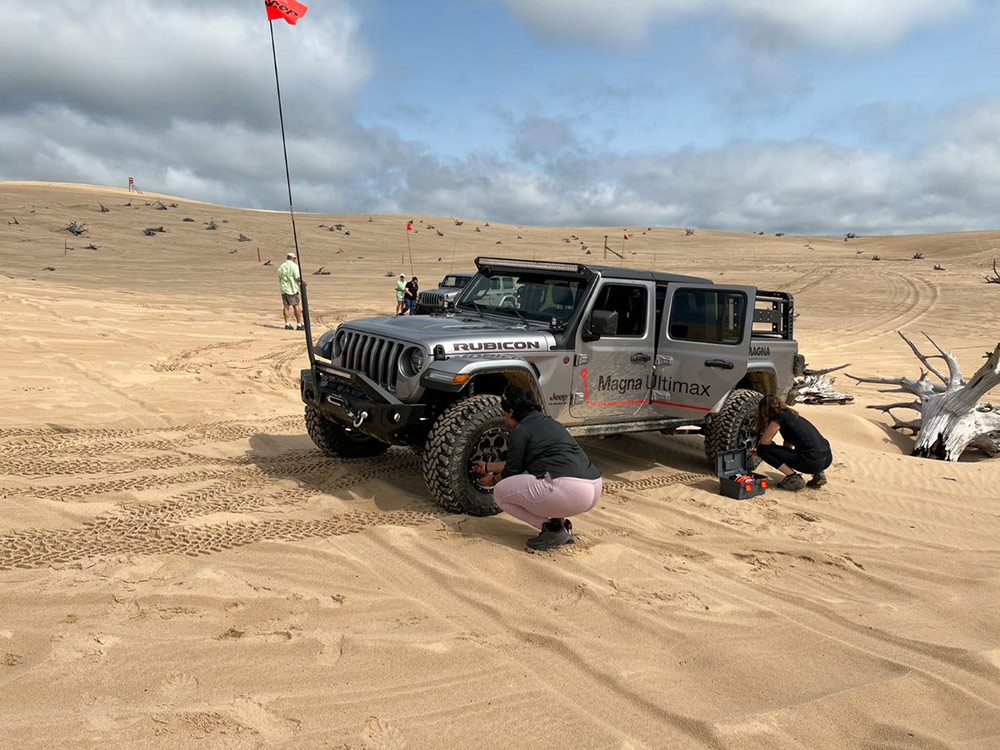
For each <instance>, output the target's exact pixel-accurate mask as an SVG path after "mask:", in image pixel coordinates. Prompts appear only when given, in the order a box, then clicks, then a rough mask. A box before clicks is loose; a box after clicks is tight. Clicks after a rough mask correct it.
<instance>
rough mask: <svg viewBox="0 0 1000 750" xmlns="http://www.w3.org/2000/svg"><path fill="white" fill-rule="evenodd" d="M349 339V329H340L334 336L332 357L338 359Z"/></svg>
mask: <svg viewBox="0 0 1000 750" xmlns="http://www.w3.org/2000/svg"><path fill="white" fill-rule="evenodd" d="M345 341H347V331H344V330H342V329H338V330H337V332H336V333H335V334H334V336H333V346H332V347H331V351H330V355H331V356H330V359H336V358H337V357H339V356H340V355H341V354H343V353H344V342H345Z"/></svg>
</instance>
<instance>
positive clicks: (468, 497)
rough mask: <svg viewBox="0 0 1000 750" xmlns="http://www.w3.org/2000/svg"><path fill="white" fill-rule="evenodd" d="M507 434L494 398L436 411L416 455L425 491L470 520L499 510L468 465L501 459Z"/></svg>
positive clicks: (489, 489)
mask: <svg viewBox="0 0 1000 750" xmlns="http://www.w3.org/2000/svg"><path fill="white" fill-rule="evenodd" d="M507 433H508V427H507V423H506V422H505V421H504V415H503V411H502V410H501V409H500V397H499V396H490V395H481V396H470V397H469V398H465V399H462V400H461V401H458V402H456V403H454V404H452V405H451V406H449V407H448V408H447V409H445V410H444V412H442V413H441V416H439V417H438V418H437V420H436V421H435V422H434V426H433V427H431V431H430V433H429V434H428V435H427V443H426V444H425V446H424V452H423V455H422V457H421V459H422V465H423V470H424V480H425V481H426V482H427V488H428V489H429V490H430V491H431V495H433V496H434V499H435V500H436V501H437V503H438V504H439V505H440V506H441V507H443V508H445V509H446V510H449V511H451V512H452V513H468V514H469V515H470V516H492V515H494V514H496V513H499V512H500V509H499V508H498V507H497V506H496V503H494V502H493V488H492V487H486V486H484V485H482V484H480V483H479V481H478V478H477V477H476V475H475V474H473V472H472V464H473V462H475V461H486V462H496V461H506V460H507Z"/></svg>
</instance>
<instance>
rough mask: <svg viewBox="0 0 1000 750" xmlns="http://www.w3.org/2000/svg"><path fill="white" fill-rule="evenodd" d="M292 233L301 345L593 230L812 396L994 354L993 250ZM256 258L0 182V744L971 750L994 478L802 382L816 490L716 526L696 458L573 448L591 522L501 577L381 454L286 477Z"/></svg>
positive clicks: (400, 228) (493, 534)
mask: <svg viewBox="0 0 1000 750" xmlns="http://www.w3.org/2000/svg"><path fill="white" fill-rule="evenodd" d="M158 202H162V204H163V205H164V206H165V209H160V208H158V207H157V203H158ZM101 204H103V205H104V206H105V208H106V209H107V211H104V212H102V211H101V210H100V205H101ZM129 204H130V205H129ZM407 219H413V220H414V228H415V230H416V231H415V232H413V233H411V234H410V235H409V236H408V235H407V232H406V231H405V222H406V220H407ZM74 221H76V222H79V223H82V224H84V225H85V230H86V231H85V233H84V234H83V235H81V236H73V235H72V234H70V233H69V232H67V231H66V227H67V226H68V225H69V224H70V223H71V222H74ZM213 221H214V222H215V226H216V228H215V229H209V228H208V227H209V226H210V224H209V223H210V222H213ZM459 222H461V223H460V224H459ZM337 224H342V227H341V228H340V229H337V228H333V229H331V227H335V225H337ZM296 225H297V229H298V237H299V245H300V251H301V257H302V262H303V269H304V271H305V273H306V279H307V281H308V283H309V287H308V289H309V300H310V308H311V313H312V321H313V328H314V333H315V334H316V335H318V333H319V332H321V331H323V330H326V329H327V328H331V327H334V326H336V325H337V324H338V323H339V322H341V321H343V320H346V319H350V318H354V317H357V316H361V315H369V314H383V313H388V312H389V311H391V310H392V308H393V298H392V290H391V287H392V281H393V279H392V278H387V277H386V273H387V272H389V271H393V272H395V273H398V272H399V271H400V270H403V271H405V272H406V273H408V274H409V273H411V271H412V272H415V273H417V275H419V276H420V277H421V280H422V282H423V286H425V287H427V286H429V285H431V284H433V282H435V281H436V280H437V279H438V278H440V277H441V276H442V275H444V274H445V273H446V272H448V271H451V270H463V269H466V268H468V267H470V265H471V260H472V259H473V258H474V257H475V256H477V255H497V256H502V257H529V258H530V257H538V258H543V257H544V258H559V259H575V260H581V261H582V260H595V261H599V260H600V259H601V257H602V250H601V248H602V247H603V244H604V235H606V234H607V235H609V242H610V244H611V246H612V247H613V248H614V249H616V250H617V249H622V248H624V250H625V252H626V253H627V254H626V262H627V264H628V265H633V266H636V267H649V266H653V265H655V267H657V268H660V269H665V270H667V269H669V270H674V271H677V272H680V273H692V274H698V275H703V276H709V277H711V278H717V279H720V280H724V281H737V280H738V281H740V282H742V283H748V284H756V285H758V286H760V287H763V288H767V289H780V290H787V291H790V292H793V293H794V294H795V298H796V309H797V310H798V312H799V313H800V316H799V318H798V320H797V321H796V332H797V338H798V339H799V342H800V347H801V351H802V352H803V353H804V354H805V355H806V358H807V360H808V362H809V364H810V365H812V366H814V367H832V366H836V365H839V364H844V363H850V364H851V366H850V367H849V368H847V371H848V372H850V373H852V374H857V375H873V376H874V375H878V376H885V377H897V376H900V375H908V376H911V377H916V376H917V375H918V374H919V363H918V362H917V360H916V359H915V358H914V357H913V355H912V353H911V352H910V351H909V349H908V348H907V347H906V346H905V344H904V343H903V342H902V341H901V339H900V338H899V337H898V335H897V333H896V331H903V332H905V333H907V334H908V335H912V336H914V337H918V338H919V336H920V333H921V332H927V333H929V334H930V335H932V336H934V337H935V339H936V340H938V341H939V342H940V343H941V344H942V345H944V346H945V347H947V348H948V349H950V350H951V351H953V352H954V353H955V354H956V355H957V356H958V358H959V359H960V361H961V362H962V366H963V368H964V370H965V373H966V375H970V374H971V373H972V372H974V371H975V369H976V368H977V367H979V365H980V363H981V357H982V355H983V353H984V352H985V351H986V350H987V349H992V348H993V347H994V346H996V344H997V341H998V331H997V325H996V323H997V315H996V311H997V309H1000V285H990V284H986V283H985V282H984V278H983V277H984V276H985V275H986V274H988V273H989V272H990V270H991V267H992V261H993V259H994V258H1000V249H998V248H1000V231H997V232H978V233H961V234H951V235H937V236H911V237H858V238H855V239H851V240H849V241H847V242H845V241H844V239H843V238H842V237H794V236H781V237H778V236H774V235H773V234H764V235H759V234H755V233H752V232H747V233H730V232H713V231H708V230H702V229H698V230H696V232H695V233H694V234H693V235H688V236H686V235H685V232H684V230H683V229H679V228H664V227H639V228H636V227H631V228H629V231H630V233H631V238H630V239H629V240H628V241H627V243H624V242H623V241H622V240H621V235H622V228H621V227H608V228H583V227H568V228H538V227H527V226H510V225H504V224H498V223H496V222H492V221H488V217H479V218H474V217H437V216H435V217H424V216H389V215H374V216H370V217H369V216H343V215H322V216H320V215H311V214H300V215H298V216H297V217H296ZM161 226H162V227H163V230H164V231H163V232H157V233H154V235H153V236H147V235H145V234H144V232H143V230H144V229H146V228H151V227H156V228H158V227H161ZM429 227H431V228H429ZM759 229H761V230H767V228H766V227H761V228H759ZM241 234H242V235H243V236H244V237H245V238H247V239H246V240H245V241H240V239H239V236H240V235H241ZM574 238H575V239H574ZM88 245H92V246H95V247H96V248H97V249H88V247H87V246H88ZM291 245H292V233H291V225H290V222H289V219H288V215H287V214H282V213H273V212H254V211H245V210H239V209H233V208H226V207H220V206H213V205H209V204H204V203H197V202H194V201H189V200H185V199H183V198H180V197H171V196H156V195H150V194H145V195H141V196H139V195H135V194H131V195H130V194H129V193H127V192H126V191H123V190H116V189H112V188H105V187H93V186H77V185H58V184H48V183H0V261H2V264H3V272H2V274H0V309H2V318H0V326H2V329H3V343H4V345H3V348H2V351H0V374H2V377H3V381H4V389H3V392H4V393H5V396H4V398H3V408H2V409H0V478H2V487H3V489H2V490H0V592H2V593H0V716H3V717H4V718H3V722H2V727H3V728H2V730H0V748H8V747H9V748H43V747H44V748H53V747H75V748H80V747H94V748H97V747H102V748H103V747H129V748H132V747H142V748H144V750H153V749H155V748H171V749H176V748H196V747H198V748H203V747H212V748H265V747H266V748H365V749H369V748H438V747H455V748H474V747H475V748H480V747H490V748H492V747H495V748H551V747H573V748H630V749H631V748H667V747H675V748H700V747H705V748H727V749H729V748H731V749H733V750H736V749H739V750H745V749H748V748H751V749H752V748H760V749H761V750H764V749H765V748H766V749H768V750H773V749H774V748H789V749H791V748H918V747H919V748H932V747H933V748H942V747H947V748H963V749H970V750H971V749H972V748H976V749H980V748H981V749H983V750H985V749H986V748H996V747H998V746H1000V646H998V644H1000V625H998V623H1000V573H998V571H1000V460H989V459H986V458H985V457H981V456H978V455H976V454H974V453H970V454H967V455H966V456H965V457H964V458H963V460H962V461H960V462H957V463H947V464H946V463H941V462H936V461H929V460H926V459H918V458H913V457H910V456H909V455H908V453H909V446H910V444H911V442H912V441H911V440H910V439H909V438H908V437H905V436H900V435H897V434H895V433H894V432H893V431H892V430H891V429H889V427H888V424H889V422H888V419H887V418H886V417H885V416H884V415H883V414H881V413H880V412H877V411H874V410H871V409H866V408H865V407H866V406H870V405H873V404H880V403H886V402H887V400H894V399H895V397H894V396H887V395H886V394H883V393H879V392H878V390H877V389H876V388H875V387H874V386H871V385H858V384H855V383H853V382H852V381H850V380H848V379H847V378H845V377H843V376H842V373H837V374H835V377H837V387H838V388H839V389H841V390H844V391H846V392H849V393H851V394H852V395H854V396H855V402H854V403H853V404H850V405H843V406H835V405H828V406H803V407H802V411H803V412H804V413H805V414H806V415H807V416H808V417H809V418H810V419H811V420H813V421H814V422H815V423H816V424H817V425H818V426H819V427H820V428H821V430H822V431H823V432H824V433H825V434H827V436H828V437H830V439H831V442H832V443H833V446H834V451H835V456H836V460H835V464H834V466H833V467H832V468H831V470H830V472H829V474H830V479H831V481H830V484H829V485H828V486H827V487H825V488H823V489H822V490H820V491H803V492H800V493H795V494H788V493H781V492H780V491H777V490H774V491H769V492H768V493H767V494H766V495H764V496H763V497H760V498H755V499H753V500H750V501H746V502H737V501H733V500H730V499H727V498H725V497H723V496H721V495H720V494H718V482H717V480H715V479H714V478H713V476H712V475H711V473H710V472H708V471H706V467H705V465H704V463H703V458H702V447H701V442H700V440H699V439H698V438H694V437H664V436H661V435H655V434H651V435H638V436H627V437H618V438H611V439H607V440H597V439H588V440H584V441H583V444H584V447H585V448H586V449H587V451H588V452H589V453H590V454H591V456H592V457H593V459H594V460H595V462H596V463H597V464H598V465H599V466H600V468H601V469H602V471H603V473H604V476H605V480H606V493H605V498H604V500H603V502H602V504H601V506H600V507H599V508H598V509H596V510H595V511H593V512H591V513H589V514H587V515H586V516H583V517H581V518H580V519H579V522H578V524H577V528H578V530H579V543H578V544H576V545H574V546H573V547H571V548H563V549H560V550H558V551H555V552H552V553H544V554H538V555H531V554H526V553H525V551H524V540H525V538H526V536H527V534H528V531H529V530H528V529H527V528H526V527H524V526H523V525H522V524H520V523H518V522H516V521H515V520H513V519H511V518H509V517H505V516H497V517H493V518H468V517H465V516H457V515H450V514H447V513H445V512H443V511H442V510H441V509H440V508H438V507H437V506H435V505H434V504H433V503H432V501H431V500H430V499H429V497H428V494H427V492H426V490H425V488H424V486H423V481H422V479H421V476H420V471H419V466H418V459H417V457H416V455H415V454H414V453H413V452H412V451H410V450H407V449H401V448H400V449H396V448H394V449H392V450H390V451H389V452H388V453H386V454H385V455H383V456H381V457H378V458H375V459H366V460H355V461H345V460H335V459H331V458H327V457H325V456H323V455H322V454H321V453H320V452H319V451H317V450H316V449H315V448H314V446H313V445H312V443H311V441H310V440H309V438H308V437H307V436H306V434H305V429H304V425H303V421H302V408H301V404H300V401H299V396H298V390H297V378H298V371H299V369H300V368H301V367H303V366H304V363H306V361H307V357H306V351H305V344H304V340H303V338H302V335H301V333H299V334H296V333H294V332H287V331H284V330H283V329H282V326H281V316H280V298H279V297H278V289H277V282H276V276H275V268H274V266H276V265H277V263H279V262H280V261H281V259H282V258H283V256H284V254H285V252H287V251H288V249H290V248H291ZM584 245H586V247H587V249H589V250H590V251H591V255H589V256H587V255H585V252H586V251H585V250H583V249H582V248H583V246H584ZM258 251H259V253H260V261H258ZM917 253H922V254H923V258H915V257H914V256H915V255H916V254H917ZM873 256H878V257H879V258H880V260H878V261H875V260H872V258H873ZM411 258H412V266H411ZM439 258H440V259H441V260H438V259H439ZM267 260H272V261H273V264H272V265H271V266H266V265H264V262H265V261H267ZM608 262H609V263H617V259H612V260H611V261H608ZM935 265H941V266H943V267H944V270H939V271H935V270H934V266H935ZM321 266H322V267H325V268H326V269H327V270H330V271H331V274H330V275H328V276H326V275H322V276H312V275H311V273H312V271H314V270H316V269H318V268H320V267H321ZM46 269H52V270H46ZM997 398H998V399H1000V396H997Z"/></svg>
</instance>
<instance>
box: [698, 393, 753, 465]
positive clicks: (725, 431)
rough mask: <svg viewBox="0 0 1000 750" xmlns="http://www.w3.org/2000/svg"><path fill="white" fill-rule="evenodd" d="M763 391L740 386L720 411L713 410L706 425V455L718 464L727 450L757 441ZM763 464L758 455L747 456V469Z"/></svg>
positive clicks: (746, 447) (744, 447)
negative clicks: (758, 412)
mask: <svg viewBox="0 0 1000 750" xmlns="http://www.w3.org/2000/svg"><path fill="white" fill-rule="evenodd" d="M762 398H763V395H762V394H760V393H758V392H757V391H751V390H748V389H746V388H739V389H737V390H735V391H733V392H732V393H730V394H729V398H727V399H726V403H725V404H723V406H722V410H721V411H720V412H719V413H718V414H712V415H711V416H710V417H709V419H708V423H707V424H706V425H705V458H706V459H707V460H708V463H709V464H711V465H712V467H713V468H714V467H716V466H717V462H718V460H719V454H720V453H722V452H724V451H736V450H743V449H746V450H749V449H750V448H753V447H754V446H756V445H757V438H758V434H757V407H758V406H759V405H760V400H761V399H762ZM758 464H760V459H759V458H757V456H749V455H748V456H747V469H755V468H756V467H757V465H758Z"/></svg>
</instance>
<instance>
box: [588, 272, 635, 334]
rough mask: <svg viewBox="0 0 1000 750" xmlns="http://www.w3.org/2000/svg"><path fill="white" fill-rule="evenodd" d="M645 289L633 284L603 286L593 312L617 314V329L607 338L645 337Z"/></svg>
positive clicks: (610, 332)
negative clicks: (602, 311) (601, 311)
mask: <svg viewBox="0 0 1000 750" xmlns="http://www.w3.org/2000/svg"><path fill="white" fill-rule="evenodd" d="M646 299H647V297H646V287H643V286H636V285H634V284H605V285H604V286H603V287H601V291H600V292H598V294H597V301H596V302H595V303H594V309H595V310H606V311H607V312H616V313H618V328H617V329H616V331H609V332H608V333H607V336H609V337H611V336H626V337H627V336H632V337H642V336H645V335H646V318H647V307H646Z"/></svg>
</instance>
